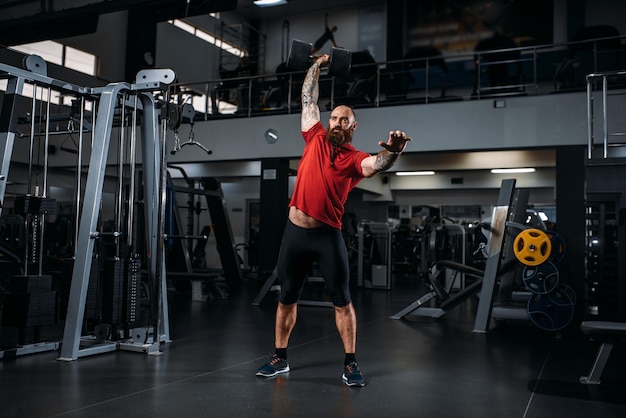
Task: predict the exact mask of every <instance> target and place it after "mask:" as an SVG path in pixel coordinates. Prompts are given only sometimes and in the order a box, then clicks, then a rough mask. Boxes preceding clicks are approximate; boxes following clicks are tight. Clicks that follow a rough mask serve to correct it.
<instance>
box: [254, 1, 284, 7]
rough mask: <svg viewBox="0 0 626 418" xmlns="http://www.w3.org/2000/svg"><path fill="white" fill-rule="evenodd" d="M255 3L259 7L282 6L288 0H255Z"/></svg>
mask: <svg viewBox="0 0 626 418" xmlns="http://www.w3.org/2000/svg"><path fill="white" fill-rule="evenodd" d="M254 4H255V5H257V6H259V7H270V6H280V5H281V4H287V0H255V1H254Z"/></svg>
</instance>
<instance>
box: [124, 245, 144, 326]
mask: <svg viewBox="0 0 626 418" xmlns="http://www.w3.org/2000/svg"><path fill="white" fill-rule="evenodd" d="M126 272H127V273H128V276H127V280H126V286H125V288H126V294H125V295H124V300H125V301H126V304H125V306H126V312H125V315H124V317H125V318H126V321H127V322H128V323H129V324H132V323H134V322H137V320H138V319H139V308H140V303H141V301H140V295H139V286H140V285H141V259H140V258H138V257H131V258H129V259H128V260H127V268H126Z"/></svg>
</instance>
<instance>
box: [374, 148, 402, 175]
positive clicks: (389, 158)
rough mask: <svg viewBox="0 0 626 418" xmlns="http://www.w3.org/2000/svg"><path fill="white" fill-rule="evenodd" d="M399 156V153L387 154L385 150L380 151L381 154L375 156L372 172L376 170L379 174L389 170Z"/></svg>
mask: <svg viewBox="0 0 626 418" xmlns="http://www.w3.org/2000/svg"><path fill="white" fill-rule="evenodd" d="M399 156H400V153H399V152H389V151H387V150H382V151H381V152H379V153H378V154H376V161H375V162H374V170H376V171H377V172H381V171H385V170H388V169H390V168H391V167H392V166H393V165H394V164H395V162H396V160H397V159H398V157H399Z"/></svg>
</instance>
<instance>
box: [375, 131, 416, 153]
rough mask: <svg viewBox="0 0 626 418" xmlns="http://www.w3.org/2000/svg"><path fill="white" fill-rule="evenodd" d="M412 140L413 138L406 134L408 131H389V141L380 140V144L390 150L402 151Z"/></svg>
mask: <svg viewBox="0 0 626 418" xmlns="http://www.w3.org/2000/svg"><path fill="white" fill-rule="evenodd" d="M410 140H411V138H409V137H408V136H406V133H404V132H402V131H389V138H388V139H387V142H383V141H378V145H380V146H381V147H383V148H384V149H386V150H387V151H389V152H402V151H403V150H404V147H405V146H406V143H407V142H408V141H410Z"/></svg>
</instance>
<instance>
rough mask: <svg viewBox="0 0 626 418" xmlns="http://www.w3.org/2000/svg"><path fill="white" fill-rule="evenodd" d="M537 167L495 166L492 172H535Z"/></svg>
mask: <svg viewBox="0 0 626 418" xmlns="http://www.w3.org/2000/svg"><path fill="white" fill-rule="evenodd" d="M534 172H535V169H534V168H532V167H524V168H494V169H492V170H491V173H492V174H511V173H534Z"/></svg>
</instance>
